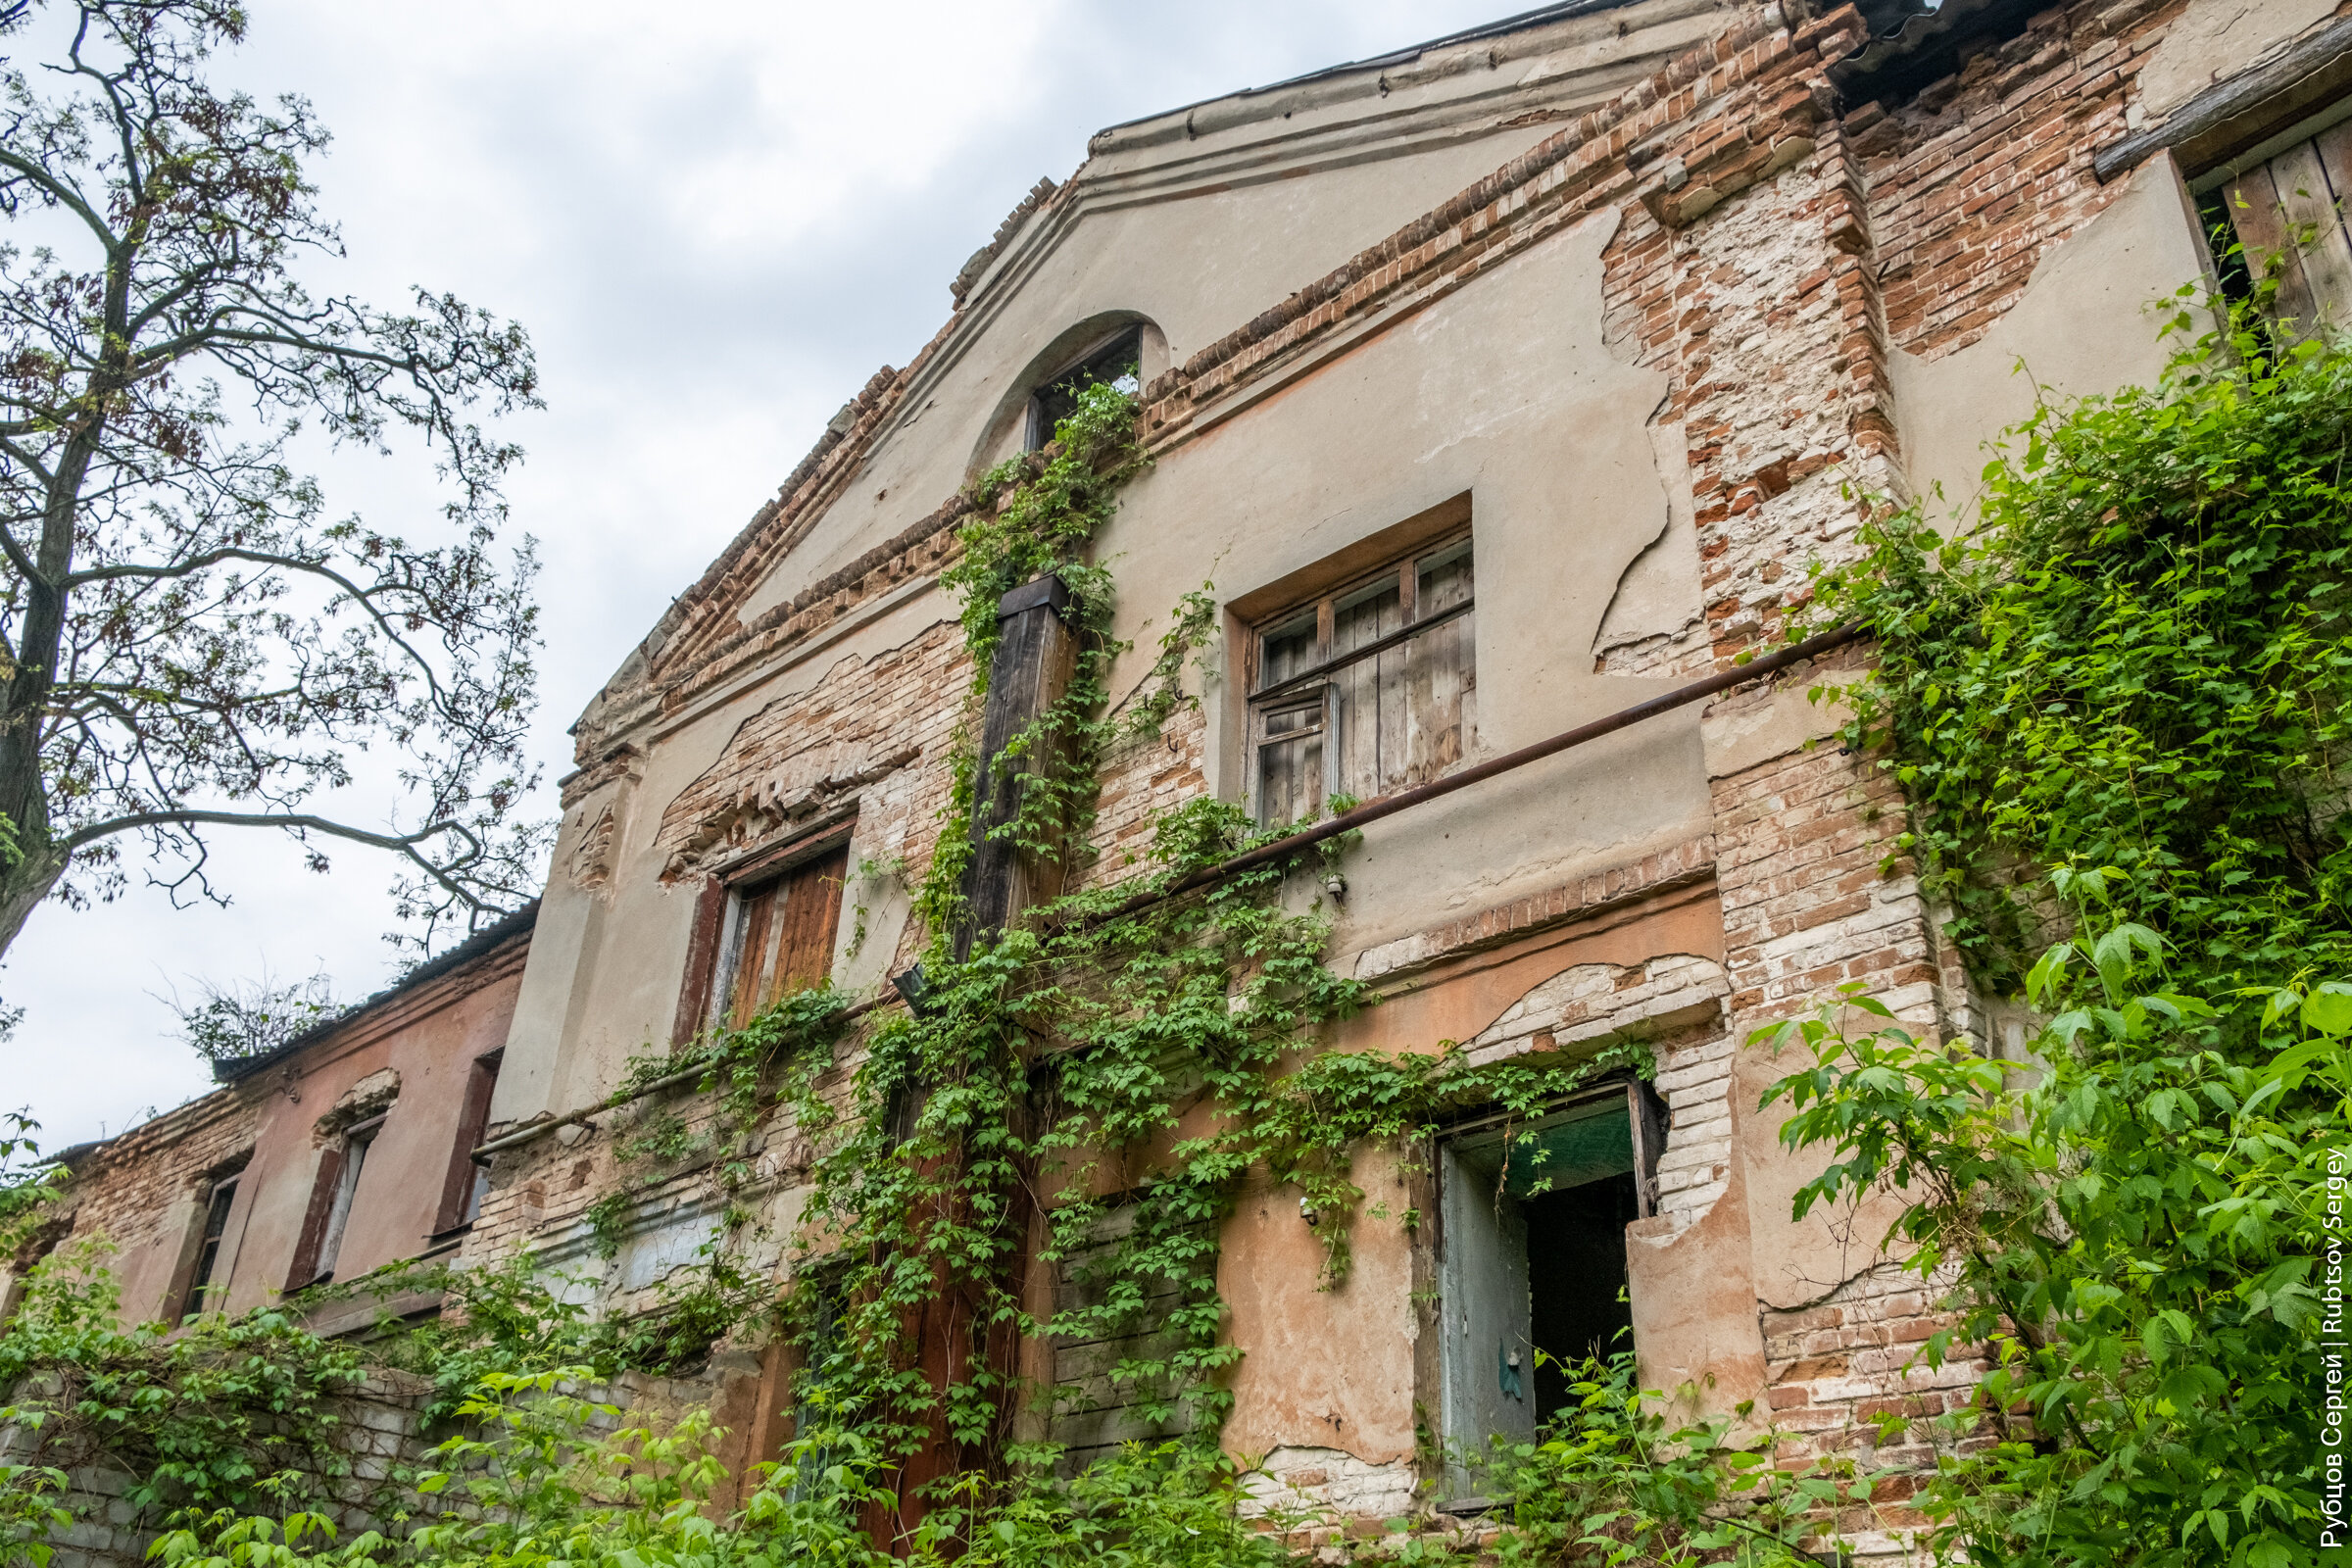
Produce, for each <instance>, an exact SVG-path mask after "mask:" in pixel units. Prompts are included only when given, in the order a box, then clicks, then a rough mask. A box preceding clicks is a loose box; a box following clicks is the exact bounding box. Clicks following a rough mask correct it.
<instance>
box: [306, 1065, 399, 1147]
mask: <svg viewBox="0 0 2352 1568" xmlns="http://www.w3.org/2000/svg"><path fill="white" fill-rule="evenodd" d="M399 1098H400V1074H399V1073H398V1072H397V1071H396V1070H394V1069H393V1068H390V1067H378V1068H376V1070H375V1071H373V1072H371V1073H369V1074H368V1076H367V1077H365V1078H363V1079H361V1080H360V1081H359V1082H358V1083H356V1084H353V1085H352V1086H351V1087H350V1088H349V1089H346V1090H344V1091H343V1093H341V1094H340V1095H337V1096H336V1097H335V1103H334V1106H333V1108H332V1109H330V1110H328V1111H327V1113H326V1114H325V1115H323V1116H321V1117H319V1121H318V1125H317V1126H316V1127H315V1128H314V1129H313V1130H312V1134H311V1138H312V1142H314V1143H318V1144H324V1143H325V1142H326V1141H327V1140H328V1139H330V1138H333V1137H334V1136H336V1135H337V1134H338V1133H341V1132H342V1131H343V1130H344V1129H345V1128H347V1127H353V1126H356V1125H358V1124H359V1123H361V1122H364V1121H366V1120H367V1119H368V1117H370V1116H372V1115H375V1114H376V1113H377V1112H378V1111H385V1110H390V1109H391V1108H392V1103H393V1102H394V1101H396V1100H398V1099H399Z"/></svg>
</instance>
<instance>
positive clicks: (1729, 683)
mask: <svg viewBox="0 0 2352 1568" xmlns="http://www.w3.org/2000/svg"><path fill="white" fill-rule="evenodd" d="M1863 633H1864V628H1862V627H1861V626H1858V625H1844V626H1838V627H1836V628H1834V629H1832V630H1830V631H1825V632H1822V633H1820V634H1819V635H1818V636H1813V637H1808V638H1806V639H1805V640H1804V641H1803V642H1799V643H1791V644H1789V646H1788V647H1787V648H1783V649H1781V650H1779V651H1778V652H1775V653H1770V654H1764V655H1760V656H1759V657H1757V658H1755V659H1752V660H1750V661H1748V662H1746V663H1744V664H1735V665H1733V666H1732V667H1731V668H1730V669H1726V670H1722V671H1719V672H1718V673H1716V674H1713V675H1709V676H1708V677H1707V678H1706V679H1704V680H1694V681H1692V682H1691V683H1690V684H1689V685H1688V686H1677V687H1676V688H1675V689H1674V690H1672V691H1670V692H1662V693H1660V694H1659V695H1657V696H1655V697H1652V698H1650V699H1649V700H1648V701H1646V702H1640V703H1636V704H1634V705H1633V706H1632V707H1631V708H1621V709H1619V710H1617V711H1615V712H1613V713H1609V714H1607V715H1605V716H1603V717H1600V718H1596V719H1593V721H1592V722H1590V723H1586V724H1579V725H1577V726H1576V728H1574V729H1570V730H1562V731H1561V732H1560V733H1559V734H1557V735H1554V736H1552V737H1551V738H1550V739H1549V740H1543V741H1538V742H1536V743H1535V744H1534V745H1533V746H1522V747H1520V748H1519V749H1518V750H1517V751H1515V752H1505V753H1503V754H1502V755H1501V756H1500V757H1492V758H1489V759H1488V760H1485V761H1483V762H1480V763H1477V764H1476V765H1475V766H1471V767H1465V768H1463V769H1462V770H1461V771H1460V772H1458V773H1448V774H1446V776H1445V777H1444V778H1441V779H1436V780H1433V781H1431V782H1430V783H1427V784H1420V785H1416V786H1414V787H1413V788H1411V789H1409V790H1398V791H1397V793H1396V794H1394V795H1384V796H1382V797H1381V798H1380V799H1379V800H1377V801H1366V802H1365V803H1364V804H1363V805H1361V806H1359V807H1356V808H1355V809H1353V810H1349V811H1343V812H1341V813H1340V814H1339V815H1338V816H1335V817H1333V818H1332V819H1331V820H1330V821H1328V822H1318V823H1316V824H1315V825H1314V826H1313V827H1310V828H1307V829H1305V830H1304V831H1302V832H1299V833H1293V834H1291V835H1290V836H1289V837H1288V838H1280V839H1276V840H1275V841H1274V842H1273V843H1271V844H1261V845H1259V846H1258V847H1257V848H1256V849H1254V850H1248V851H1245V852H1244V853H1242V854H1240V855H1237V856H1234V857H1233V858H1231V859H1227V860H1220V861H1218V862H1217V863H1216V864H1215V865H1209V866H1203V867H1201V869H1200V870H1198V871H1194V872H1192V873H1191V874H1189V875H1187V876H1184V877H1181V878H1179V879H1178V880H1177V881H1175V882H1174V883H1172V884H1170V885H1169V886H1167V887H1164V888H1158V889H1153V890H1152V891H1150V892H1145V893H1139V894H1137V895H1135V897H1133V898H1131V899H1129V900H1127V901H1126V902H1125V903H1123V904H1120V905H1117V906H1116V907H1113V908H1111V909H1110V910H1109V911H1108V912H1106V913H1104V914H1101V915H1096V916H1094V917H1093V918H1094V919H1095V920H1098V921H1103V920H1123V919H1125V918H1126V917H1127V916H1129V915H1131V914H1135V913H1138V912H1140V911H1142V910H1144V909H1148V908H1150V907H1152V906H1153V905H1154V904H1160V903H1164V902H1165V901H1167V900H1169V899H1175V898H1181V897H1183V896H1184V895H1185V894H1187V893H1191V892H1194V891H1195V890H1197V889H1200V888H1204V887H1206V886H1208V885H1209V884H1210V883H1212V882H1221V881H1223V880H1224V879H1225V878H1227V877H1229V876H1236V875H1239V874H1240V873H1241V872H1244V871H1249V870H1252V869H1254V868H1256V867H1258V866H1261V865H1266V864H1269V863H1271V862H1273V861H1276V860H1283V859H1288V858H1292V857H1294V856H1297V855H1298V854H1299V852H1301V851H1303V850H1310V849H1313V848H1314V847H1315V846H1316V845H1318V844H1321V843H1323V842H1324V841H1325V840H1327V839H1335V838H1338V837H1339V836H1340V835H1341V834H1343V833H1352V832H1354V831H1355V830H1356V829H1357V828H1359V827H1362V826H1363V825H1364V824H1365V823H1367V822H1377V821H1379V820H1380V819H1381V818H1383V817H1387V816H1395V815H1396V814H1397V812H1398V811H1402V810H1406V809H1410V808H1412V807H1415V806H1420V805H1422V804H1424V803H1425V802H1428V801H1434V800H1437V799H1439V798H1441V797H1443V796H1446V795H1451V794H1453V793H1454V792H1456V791H1457V790H1466V789H1468V788H1469V787H1470V786H1471V785H1473V784H1483V783H1485V782H1486V781H1487V780H1488V779H1491V778H1495V777H1497V776H1499V775H1501V774H1504V773H1508V772H1511V771H1513V770H1514V769H1517V768H1522V767H1525V766H1526V765H1527V764H1528V763H1530V762H1538V761H1542V760H1544V758H1546V757H1556V756H1557V755H1559V754H1560V753H1561V752H1566V751H1573V750H1574V749H1575V748H1577V747H1579V746H1582V745H1584V744H1586V743H1587V742H1588V741H1596V740H1598V739H1600V738H1601V737H1602V736H1604V735H1614V734H1615V733H1616V732H1617V731H1619V730H1621V729H1626V728H1629V727H1631V726H1633V725H1635V724H1639V723H1641V722H1642V720H1643V719H1645V718H1655V717H1656V716H1657V715H1658V714H1660V713H1667V712H1672V711H1674V710H1675V709H1678V708H1685V707H1688V706H1689V705H1691V703H1695V702H1698V701H1700V700H1701V699H1704V698H1708V697H1712V696H1714V695H1715V694H1716V693H1717V692H1726V691H1730V690H1731V689H1732V688H1733V687H1735V686H1744V685H1746V684H1747V683H1748V682H1749V681H1751V680H1762V679H1763V678H1764V677H1766V676H1768V675H1777V674H1779V673H1780V672H1781V671H1782V670H1784V669H1787V668H1788V667H1789V665H1791V664H1801V663H1803V662H1805V661H1806V660H1808V659H1818V658H1820V657H1821V656H1822V655H1823V654H1826V653H1830V652H1833V651H1834V650H1837V649H1839V648H1843V647H1844V646H1845V645H1846V644H1848V643H1850V642H1854V641H1856V640H1858V639H1859V638H1861V637H1862V635H1863ZM900 1000H901V999H900V998H899V996H898V994H897V993H896V992H890V991H886V992H884V993H882V995H880V996H878V997H869V998H867V999H866V1000H865V1001H863V1002H860V1003H858V1004H856V1005H853V1006H852V1007H850V1008H849V1010H848V1011H847V1012H846V1013H844V1014H843V1017H844V1019H845V1021H846V1020H848V1019H852V1018H859V1017H862V1016H864V1015H865V1014H866V1013H869V1012H872V1011H874V1010H875V1009H876V1008H878V1007H886V1006H888V1005H891V1004H892V1003H894V1002H898V1001H900ZM709 1071H711V1064H710V1063H704V1064H701V1065H698V1066H693V1067H687V1068H684V1069H682V1070H680V1071H678V1072H673V1073H670V1074H668V1075H666V1076H664V1077H661V1078H656V1079H655V1080H654V1081H653V1082H651V1083H648V1084H644V1085H641V1086H640V1087H638V1088H636V1089H632V1090H630V1091H629V1092H628V1093H626V1094H621V1095H614V1096H613V1097H611V1098H608V1099H606V1100H602V1101H599V1102H598V1103H595V1104H593V1105H590V1106H588V1107H587V1108H586V1109H584V1110H575V1111H573V1112H572V1113H571V1114H569V1115H568V1116H558V1117H554V1118H552V1119H550V1120H547V1121H535V1122H530V1123H528V1124H526V1125H524V1126H521V1127H517V1128H515V1130H514V1131H513V1132H511V1133H507V1134H504V1135H502V1136H500V1137H497V1138H493V1139H491V1140H490V1141H489V1142H488V1143H486V1144H484V1145H482V1146H481V1147H480V1148H479V1149H476V1150H475V1151H473V1157H474V1158H475V1159H477V1160H478V1159H483V1158H487V1157H488V1156H489V1155H491V1154H495V1153H497V1152H500V1151H501V1150H507V1149H515V1148H518V1147H520V1146H521V1145H523V1144H527V1143H531V1142H533V1141H535V1140H537V1139H541V1138H544V1137H546V1136H547V1135H548V1134H550V1133H552V1132H554V1131H556V1130H557V1129H558V1128H560V1127H571V1126H577V1125H579V1124H581V1123H583V1122H585V1121H587V1120H588V1119H589V1118H590V1117H591V1116H598V1115H602V1114H603V1113H604V1112H606V1111H608V1110H613V1109H615V1108H617V1107H618V1106H621V1105H625V1104H627V1103H629V1102H630V1101H632V1100H639V1099H642V1098H644V1097H645V1096H647V1095H651V1094H656V1093H659V1092H660V1091H662V1090H663V1089H668V1088H672V1087H674V1086H676V1085H678V1084H682V1083H685V1082H687V1081H688V1080H690V1079H694V1078H699V1077H701V1076H702V1075H703V1074H704V1073H706V1072H709Z"/></svg>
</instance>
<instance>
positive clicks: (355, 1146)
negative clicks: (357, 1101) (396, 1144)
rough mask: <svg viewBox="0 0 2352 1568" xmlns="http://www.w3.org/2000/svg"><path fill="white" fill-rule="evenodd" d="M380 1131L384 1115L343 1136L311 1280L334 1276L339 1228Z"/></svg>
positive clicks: (317, 1281) (348, 1220) (340, 1239)
mask: <svg viewBox="0 0 2352 1568" xmlns="http://www.w3.org/2000/svg"><path fill="white" fill-rule="evenodd" d="M383 1130H384V1118H383V1117H381V1116H378V1117H376V1118H375V1119H373V1120H372V1121H364V1122H361V1123H360V1124H359V1125H358V1126H356V1127H354V1128H352V1129H351V1131H349V1132H347V1133H345V1134H344V1135H343V1161H342V1169H341V1170H340V1171H339V1172H338V1173H337V1176H336V1180H335V1197H334V1204H333V1206H332V1207H331V1208H329V1209H328V1210H327V1215H326V1230H325V1232H324V1234H323V1235H322V1237H321V1239H320V1241H319V1265H318V1269H317V1272H316V1273H315V1274H314V1275H313V1276H312V1279H311V1283H312V1284H314V1285H317V1284H321V1283H323V1282H325V1281H327V1280H331V1279H333V1278H334V1277H335V1260H336V1259H337V1258H338V1257H339V1256H341V1254H342V1251H343V1231H344V1228H345V1227H346V1226H348V1225H349V1224H350V1223H351V1201H352V1199H353V1197H354V1196H355V1195H356V1194H357V1193H358V1192H359V1190H360V1172H361V1171H362V1170H363V1169H365V1168H366V1167H367V1164H368V1151H369V1150H370V1149H373V1148H374V1147H375V1137H376V1134H378V1133H380V1132H382V1131H383Z"/></svg>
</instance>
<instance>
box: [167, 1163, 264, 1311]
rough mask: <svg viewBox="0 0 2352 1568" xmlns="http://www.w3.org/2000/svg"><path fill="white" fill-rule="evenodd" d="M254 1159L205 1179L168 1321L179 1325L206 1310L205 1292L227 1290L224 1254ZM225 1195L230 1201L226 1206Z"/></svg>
mask: <svg viewBox="0 0 2352 1568" xmlns="http://www.w3.org/2000/svg"><path fill="white" fill-rule="evenodd" d="M251 1158H252V1156H251V1154H250V1153H249V1154H247V1155H246V1156H245V1157H243V1158H240V1159H238V1160H237V1161H235V1162H234V1163H233V1164H230V1165H226V1166H216V1167H215V1168H214V1169H213V1170H212V1171H211V1172H210V1173H208V1174H207V1175H206V1177H205V1179H204V1186H203V1192H204V1201H202V1202H200V1203H198V1204H197V1205H196V1216H195V1219H194V1221H193V1222H192V1223H191V1224H190V1226H189V1230H188V1244H189V1245H188V1249H187V1253H186V1261H185V1262H183V1263H182V1264H181V1265H180V1266H179V1268H178V1269H177V1270H176V1271H175V1272H176V1274H177V1276H178V1277H177V1278H176V1279H175V1280H174V1281H173V1282H172V1298H171V1300H172V1311H171V1312H170V1313H169V1314H168V1316H167V1318H166V1321H167V1322H171V1323H179V1322H182V1321H184V1320H185V1319H186V1318H187V1316H188V1314H189V1313H191V1312H200V1311H202V1310H204V1293H205V1292H206V1291H208V1290H213V1289H216V1288H219V1289H225V1288H226V1287H227V1285H228V1277H227V1275H226V1274H223V1273H221V1266H220V1264H221V1252H222V1251H223V1250H226V1248H227V1244H228V1238H229V1233H230V1231H231V1229H232V1228H233V1227H232V1224H231V1221H232V1220H234V1218H235V1217H236V1211H237V1209H236V1204H237V1193H238V1191H239V1189H240V1188H241V1187H242V1186H243V1184H244V1180H245V1168H246V1165H247V1164H248V1163H249V1162H250V1160H251ZM223 1196H225V1197H226V1198H227V1200H228V1201H227V1202H226V1203H225V1204H222V1203H221V1198H222V1197H223ZM216 1208H218V1209H219V1211H220V1215H221V1229H220V1230H219V1231H218V1232H217V1233H216V1232H215V1231H214V1230H213V1214H214V1211H215V1210H216Z"/></svg>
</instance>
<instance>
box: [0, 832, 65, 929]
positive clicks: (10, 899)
mask: <svg viewBox="0 0 2352 1568" xmlns="http://www.w3.org/2000/svg"><path fill="white" fill-rule="evenodd" d="M65 874H66V857H64V856H62V855H59V854H57V853H56V852H55V851H53V850H50V849H47V848H42V849H39V850H27V851H25V858H23V859H21V860H19V861H18V862H17V863H16V864H14V865H12V866H10V867H9V868H8V869H7V870H6V871H5V872H0V956H5V955H6V954H7V952H8V950H9V948H10V947H11V946H13V945H14V944H15V942H16V940H17V933H18V932H20V931H22V930H24V929H25V916H27V915H29V914H31V913H32V911H33V907H34V906H35V905H37V904H39V903H40V902H41V901H42V900H43V899H45V898H47V897H48V896H49V894H50V890H51V889H53V888H55V887H56V886H57V881H58V878H60V877H62V876H64V875H65Z"/></svg>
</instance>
